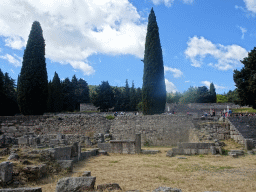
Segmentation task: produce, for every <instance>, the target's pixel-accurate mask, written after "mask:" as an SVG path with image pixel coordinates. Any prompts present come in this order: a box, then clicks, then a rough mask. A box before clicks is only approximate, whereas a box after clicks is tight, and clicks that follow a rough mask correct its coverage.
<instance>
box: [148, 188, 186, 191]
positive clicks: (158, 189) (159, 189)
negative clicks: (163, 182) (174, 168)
mask: <svg viewBox="0 0 256 192" xmlns="http://www.w3.org/2000/svg"><path fill="white" fill-rule="evenodd" d="M152 192H182V191H181V189H177V188H171V187H158V188H156V189H155V190H153V191H152Z"/></svg>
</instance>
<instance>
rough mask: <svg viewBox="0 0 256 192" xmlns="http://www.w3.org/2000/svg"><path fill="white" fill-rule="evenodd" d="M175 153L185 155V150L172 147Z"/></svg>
mask: <svg viewBox="0 0 256 192" xmlns="http://www.w3.org/2000/svg"><path fill="white" fill-rule="evenodd" d="M172 151H173V155H184V150H183V149H182V148H180V149H179V148H172Z"/></svg>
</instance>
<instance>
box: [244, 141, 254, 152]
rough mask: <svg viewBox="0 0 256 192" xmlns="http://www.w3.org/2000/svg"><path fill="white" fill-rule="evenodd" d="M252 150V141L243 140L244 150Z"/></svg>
mask: <svg viewBox="0 0 256 192" xmlns="http://www.w3.org/2000/svg"><path fill="white" fill-rule="evenodd" d="M253 148H254V144H253V139H245V149H246V150H252V149H253Z"/></svg>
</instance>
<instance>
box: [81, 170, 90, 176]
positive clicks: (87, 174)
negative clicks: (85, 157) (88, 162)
mask: <svg viewBox="0 0 256 192" xmlns="http://www.w3.org/2000/svg"><path fill="white" fill-rule="evenodd" d="M89 176H91V171H85V172H83V174H82V177H89Z"/></svg>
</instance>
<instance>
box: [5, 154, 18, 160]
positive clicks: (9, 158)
mask: <svg viewBox="0 0 256 192" xmlns="http://www.w3.org/2000/svg"><path fill="white" fill-rule="evenodd" d="M18 159H19V155H18V154H16V153H12V154H11V155H10V156H9V157H8V160H18Z"/></svg>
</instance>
